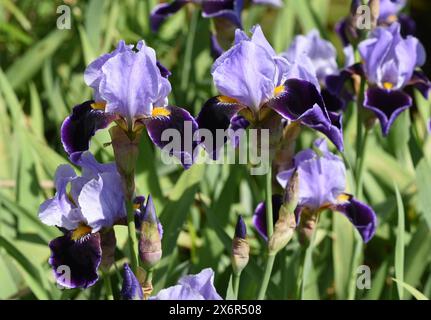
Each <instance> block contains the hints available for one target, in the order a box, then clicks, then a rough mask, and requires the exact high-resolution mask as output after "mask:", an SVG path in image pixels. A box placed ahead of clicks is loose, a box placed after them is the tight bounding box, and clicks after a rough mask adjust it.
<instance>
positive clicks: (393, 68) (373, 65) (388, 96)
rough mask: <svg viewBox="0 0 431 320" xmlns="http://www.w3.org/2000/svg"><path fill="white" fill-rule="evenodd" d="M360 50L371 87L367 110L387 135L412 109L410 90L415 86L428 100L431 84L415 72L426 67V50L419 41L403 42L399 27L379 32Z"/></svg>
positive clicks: (365, 102) (365, 105)
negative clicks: (372, 113)
mask: <svg viewBox="0 0 431 320" xmlns="http://www.w3.org/2000/svg"><path fill="white" fill-rule="evenodd" d="M358 49H359V53H360V55H361V58H362V60H363V64H362V67H363V72H364V75H365V77H366V78H367V81H368V83H369V88H368V90H367V92H366V94H365V101H364V107H365V108H367V109H369V110H371V111H373V112H374V113H375V114H376V116H377V118H378V119H379V120H380V123H381V126H382V131H383V133H384V134H385V135H386V134H388V132H389V129H390V127H391V125H392V123H393V122H394V120H395V119H396V117H397V116H398V115H399V114H400V113H401V112H402V111H404V110H406V109H407V108H409V107H410V106H411V105H412V98H411V97H410V96H409V95H408V94H407V93H405V92H404V89H405V87H406V86H409V85H415V86H416V87H417V88H418V89H419V90H420V91H421V93H422V94H423V95H424V97H427V96H428V92H429V88H430V86H431V84H430V82H429V80H428V79H427V78H426V77H425V75H424V74H423V73H421V72H420V71H417V70H415V69H416V68H417V67H420V66H422V65H423V64H424V63H425V56H426V55H425V50H424V48H423V46H422V44H421V43H420V42H419V40H418V39H416V38H415V37H412V36H407V38H403V37H402V36H401V34H400V25H399V24H398V23H393V24H392V25H390V26H389V27H387V28H384V27H378V28H376V29H375V30H374V31H373V32H372V33H371V35H370V37H369V38H368V39H366V40H364V41H362V42H361V43H360V44H359V46H358Z"/></svg>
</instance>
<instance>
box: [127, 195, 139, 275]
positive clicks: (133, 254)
mask: <svg viewBox="0 0 431 320" xmlns="http://www.w3.org/2000/svg"><path fill="white" fill-rule="evenodd" d="M127 227H128V230H129V239H128V240H129V249H130V264H131V266H132V270H133V272H134V273H135V274H136V272H137V270H138V265H139V262H138V261H139V260H138V240H137V238H136V227H135V210H134V209H133V203H132V200H128V201H127Z"/></svg>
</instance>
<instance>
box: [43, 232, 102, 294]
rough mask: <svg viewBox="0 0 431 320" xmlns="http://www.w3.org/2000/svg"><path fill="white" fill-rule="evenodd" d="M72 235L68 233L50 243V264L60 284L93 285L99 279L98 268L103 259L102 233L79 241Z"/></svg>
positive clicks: (70, 286) (80, 286)
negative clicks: (72, 237)
mask: <svg viewBox="0 0 431 320" xmlns="http://www.w3.org/2000/svg"><path fill="white" fill-rule="evenodd" d="M70 236H71V234H70V233H68V234H66V235H64V236H62V237H58V238H55V239H54V240H52V241H51V242H50V243H49V247H50V249H51V257H50V258H49V264H50V265H51V267H52V268H53V271H54V275H55V277H56V280H57V283H59V284H60V285H62V286H64V287H66V288H88V287H91V286H92V285H94V284H95V283H96V281H97V280H98V279H99V277H98V275H97V269H98V267H99V264H100V262H101V260H102V249H101V247H100V235H99V233H93V234H90V235H87V236H84V237H83V238H81V239H80V240H77V241H74V240H72V239H71V237H70ZM66 268H69V269H70V279H68V277H67V269H66ZM69 281H70V282H69Z"/></svg>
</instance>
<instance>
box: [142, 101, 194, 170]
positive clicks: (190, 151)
mask: <svg viewBox="0 0 431 320" xmlns="http://www.w3.org/2000/svg"><path fill="white" fill-rule="evenodd" d="M153 114H154V113H153ZM144 123H145V125H146V127H147V131H148V134H149V136H150V138H151V140H152V141H153V143H154V144H155V145H156V146H158V147H159V148H161V149H163V148H165V147H167V146H171V147H172V148H170V149H169V150H166V151H168V152H169V154H170V155H173V156H175V157H177V158H178V159H179V160H180V161H181V163H182V165H183V166H184V167H185V168H189V167H190V166H191V165H192V164H193V161H194V151H195V150H196V147H197V145H198V139H197V138H196V139H194V138H193V137H194V136H195V132H196V131H197V129H198V124H197V123H196V121H195V119H194V118H193V117H192V116H191V115H190V113H189V112H188V111H186V110H184V109H181V108H178V107H175V106H168V107H166V108H163V111H161V115H155V116H152V117H150V118H147V119H145V120H144ZM167 130H170V132H169V131H167ZM171 134H172V135H173V136H174V138H173V140H172V141H170V140H171V139H170V137H171ZM175 137H177V138H178V139H175Z"/></svg>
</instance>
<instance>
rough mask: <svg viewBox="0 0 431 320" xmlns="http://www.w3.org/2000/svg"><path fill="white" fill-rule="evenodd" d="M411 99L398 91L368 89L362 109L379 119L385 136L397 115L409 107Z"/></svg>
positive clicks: (376, 88)
mask: <svg viewBox="0 0 431 320" xmlns="http://www.w3.org/2000/svg"><path fill="white" fill-rule="evenodd" d="M411 104H412V98H411V97H410V96H409V95H407V94H406V93H404V92H402V91H400V90H385V89H380V88H378V87H373V88H368V90H367V92H366V94H365V101H364V107H365V108H367V109H369V110H371V111H373V112H374V113H375V114H376V116H377V118H379V121H380V124H381V126H382V132H383V134H384V135H387V134H388V132H389V129H390V128H391V125H392V123H393V122H394V120H395V119H396V118H397V117H398V115H399V114H400V113H401V112H403V111H404V110H406V109H407V108H408V107H410V106H411Z"/></svg>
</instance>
